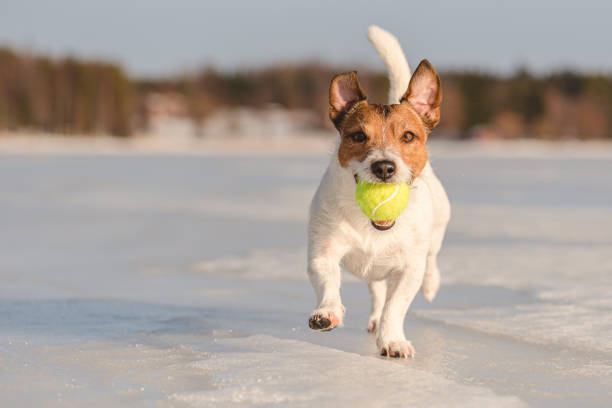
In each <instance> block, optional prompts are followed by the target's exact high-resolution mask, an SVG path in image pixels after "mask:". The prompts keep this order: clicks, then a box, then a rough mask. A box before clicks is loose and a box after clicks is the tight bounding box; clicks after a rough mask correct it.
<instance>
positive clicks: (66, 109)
mask: <svg viewBox="0 0 612 408" xmlns="http://www.w3.org/2000/svg"><path fill="white" fill-rule="evenodd" d="M347 70H350V68H346V67H345V68H344V69H343V68H342V67H332V66H328V65H325V64H322V63H317V62H304V63H296V64H283V65H276V66H272V67H268V68H260V69H241V70H237V71H234V72H223V71H220V70H217V69H214V68H210V67H209V68H204V69H202V70H201V71H199V72H195V73H186V74H178V75H175V76H171V77H167V78H157V79H139V78H130V77H129V76H128V75H127V74H126V72H125V71H124V70H123V69H122V68H121V66H119V65H118V64H114V63H109V62H105V61H89V60H82V59H76V58H59V59H53V58H48V57H44V56H37V55H30V54H26V53H19V52H15V51H12V50H10V49H7V48H4V49H2V48H0V129H4V130H21V129H28V130H30V129H33V130H40V131H45V132H50V133H63V134H112V135H116V136H129V135H132V134H134V133H138V132H146V130H147V126H148V124H149V123H150V120H151V115H152V112H151V109H150V108H149V105H150V104H149V101H150V100H151V97H152V96H153V95H157V96H159V95H162V96H163V95H173V96H174V98H175V100H176V99H177V98H178V100H179V101H180V104H181V106H182V107H183V108H182V109H180V115H183V116H185V117H186V118H188V119H191V120H193V121H194V122H195V123H197V124H202V123H205V121H206V119H207V118H208V117H210V116H211V115H213V114H214V113H215V112H216V111H218V110H220V109H228V108H235V107H252V108H254V109H264V108H266V107H268V106H270V105H271V104H274V105H276V106H282V107H284V108H287V109H303V110H308V111H312V112H314V113H316V115H317V116H316V117H317V118H318V120H317V123H316V124H315V125H316V126H318V127H321V128H331V124H330V122H329V120H328V119H327V110H328V89H329V83H330V80H331V78H332V77H333V76H334V75H335V74H336V73H338V72H342V71H347ZM358 74H359V79H360V82H361V84H362V87H363V88H364V89H365V91H366V93H367V95H368V97H369V99H370V100H371V101H373V102H377V103H381V102H385V100H386V93H387V89H388V81H387V78H386V74H385V73H383V72H376V71H372V70H368V69H362V70H359V73H358ZM440 74H441V75H440V76H441V79H442V87H443V93H444V98H443V105H442V118H441V121H440V124H439V126H438V132H439V133H440V134H442V135H445V136H448V137H454V138H469V137H473V136H478V137H501V138H515V137H533V138H546V139H559V138H569V137H571V138H585V139H587V138H599V139H602V138H612V76H610V75H604V74H584V73H576V72H570V71H559V72H555V73H551V74H548V75H539V76H535V75H532V74H530V73H529V72H527V71H526V70H519V71H517V72H516V73H515V74H513V75H511V76H496V75H492V74H488V73H484V72H477V71H463V72H461V71H452V72H441V73H440Z"/></svg>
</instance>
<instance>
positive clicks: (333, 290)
mask: <svg viewBox="0 0 612 408" xmlns="http://www.w3.org/2000/svg"><path fill="white" fill-rule="evenodd" d="M369 38H370V41H371V42H372V43H373V44H374V47H375V48H376V50H377V51H378V52H379V54H380V56H381V57H382V58H383V60H384V62H385V64H386V65H387V68H388V69H389V77H390V82H391V90H390V92H389V97H390V100H389V103H398V102H399V99H400V97H401V95H403V94H404V92H405V91H406V89H407V87H408V83H409V80H410V71H409V68H408V64H407V62H406V59H405V57H404V54H403V52H402V49H401V47H400V45H399V43H398V42H397V40H396V39H395V37H393V36H392V35H391V34H390V33H388V32H386V31H384V30H382V29H380V28H378V27H374V26H372V27H370V29H369ZM337 153H338V152H337V149H336V151H335V152H334V154H333V155H332V159H331V163H330V164H329V167H328V169H327V171H326V172H325V175H324V176H323V180H322V181H321V184H320V186H319V188H318V190H317V192H316V194H315V196H314V198H313V201H312V204H311V208H310V221H309V227H308V275H309V277H310V281H311V283H312V286H313V288H314V290H315V293H316V297H317V303H318V307H317V309H316V310H315V311H313V313H312V315H311V316H317V315H320V316H330V314H331V313H333V314H335V315H336V317H337V318H338V320H339V323H340V324H341V323H342V319H343V316H344V306H343V305H342V301H341V299H340V268H341V267H342V268H344V269H346V270H348V271H349V272H351V273H352V274H354V275H355V276H357V277H359V278H361V279H364V280H366V281H367V282H368V285H369V288H370V294H371V296H372V312H371V314H370V317H369V321H368V330H370V331H376V332H377V338H376V343H377V345H378V347H379V349H380V350H381V352H384V353H385V354H387V355H390V356H392V355H398V356H403V357H407V356H408V355H411V356H412V355H413V354H414V349H413V348H412V345H411V344H410V342H409V341H407V340H406V337H405V336H404V330H403V324H404V317H405V315H406V312H407V311H408V307H409V306H410V303H411V302H412V300H413V299H414V296H415V295H416V293H417V292H418V290H419V288H420V289H421V291H422V293H423V295H424V297H425V299H427V300H428V301H432V300H433V299H434V297H435V296H436V293H437V291H438V288H439V285H440V275H439V271H438V267H437V264H436V256H437V254H438V251H439V250H440V246H441V245H442V240H443V238H444V233H445V230H446V225H447V223H448V220H449V218H450V204H449V202H448V198H447V196H446V193H445V191H444V188H443V187H442V184H441V183H440V181H439V180H438V178H437V177H436V175H435V174H434V171H433V169H432V168H431V165H430V164H429V162H427V164H426V165H425V168H424V169H423V171H422V172H421V174H420V175H419V176H418V177H417V178H416V179H413V177H412V171H411V169H410V168H408V166H407V165H406V164H405V163H404V162H403V161H402V160H401V158H400V157H399V155H397V154H396V153H394V152H393V151H392V150H389V149H387V148H385V149H382V150H379V151H375V152H372V153H371V157H368V158H366V160H364V162H350V163H349V166H348V168H343V167H342V166H341V165H340V163H339V160H338V154H337ZM381 158H388V159H391V160H393V161H394V162H395V163H396V164H397V165H398V171H397V173H396V175H395V176H394V180H390V182H402V181H405V182H408V183H409V184H411V196H410V199H409V201H408V206H407V207H406V209H405V210H404V212H403V213H402V214H401V215H400V216H399V217H398V219H397V220H396V223H395V226H394V227H393V228H391V229H390V230H387V231H379V230H377V229H375V228H374V227H373V226H372V224H371V223H370V220H369V219H368V218H367V217H365V216H364V215H363V214H362V213H361V211H360V210H359V208H358V206H357V204H356V202H355V179H354V175H355V174H357V175H358V176H359V177H360V178H362V179H365V180H371V181H374V176H373V175H372V174H371V170H370V163H371V162H372V160H373V159H381Z"/></svg>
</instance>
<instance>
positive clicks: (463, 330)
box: [0, 144, 612, 407]
mask: <svg viewBox="0 0 612 408" xmlns="http://www.w3.org/2000/svg"><path fill="white" fill-rule="evenodd" d="M551 146H552V145H551ZM602 149H603V150H598V149H596V151H595V152H593V151H592V149H591V150H589V151H581V150H580V149H579V148H578V150H577V151H573V150H568V149H564V150H563V149H562V150H559V149H558V148H556V147H554V146H553V147H550V148H547V147H545V146H544V147H542V146H539V147H538V152H537V154H534V153H533V152H532V151H531V150H529V148H528V147H527V148H525V147H524V146H522V147H520V148H519V147H517V146H513V145H512V144H509V145H508V149H505V148H503V149H496V150H494V151H489V150H486V149H484V150H483V148H480V147H477V146H470V147H461V148H457V147H456V146H455V145H446V144H438V145H436V144H434V146H433V147H432V156H433V159H432V163H433V165H434V168H435V169H436V171H437V173H438V175H439V177H440V179H441V180H442V181H443V183H444V184H445V186H446V187H447V191H448V193H449V197H450V199H451V203H452V205H453V219H452V220H451V224H450V226H449V231H448V234H447V239H446V243H445V246H444V247H443V249H442V252H441V254H440V259H439V261H440V269H441V272H442V284H443V286H442V288H441V290H440V294H439V296H438V298H437V299H436V300H435V301H434V303H433V304H431V305H428V304H425V302H424V301H423V300H422V298H421V297H420V295H419V297H418V298H417V300H416V301H415V303H414V304H413V306H412V307H411V309H410V311H409V315H408V317H407V319H406V324H405V327H406V335H407V337H408V338H409V339H410V340H411V341H412V343H413V345H414V346H415V349H416V351H417V355H416V358H415V359H413V360H401V361H397V360H393V361H391V360H388V359H385V358H382V357H379V356H377V353H376V348H375V346H374V338H373V336H371V335H368V334H367V333H366V330H365V327H366V323H367V317H368V312H369V307H370V304H369V302H370V301H369V296H368V294H367V288H366V286H365V285H364V284H363V283H361V282H358V281H356V280H355V279H354V278H351V277H348V276H347V277H346V278H347V279H345V281H344V284H343V300H344V305H345V306H346V308H347V315H346V321H345V326H344V327H342V328H338V329H336V330H333V331H332V332H329V333H315V332H311V331H310V330H309V329H308V325H307V319H308V316H309V314H310V312H311V311H312V309H313V307H314V306H315V305H314V301H315V299H314V294H313V292H312V289H311V287H310V284H309V283H308V281H307V278H306V272H305V241H306V239H305V236H306V231H305V225H306V216H307V208H308V204H309V201H310V198H311V196H312V194H313V192H314V189H315V188H316V185H317V183H318V181H319V179H320V177H321V175H322V174H323V172H324V170H325V166H326V164H327V161H328V159H327V157H326V156H325V155H323V154H312V153H309V154H307V155H297V154H293V155H289V154H285V155H279V154H275V155H257V156H245V155H229V154H228V155H220V154H217V155H201V156H200V155H177V154H174V155H140V154H138V155H84V154H74V155H49V154H41V155H18V154H4V155H2V156H0V228H1V229H0V278H1V279H2V285H1V286H0V313H1V316H2V318H1V319H0V367H1V371H0V398H1V399H2V401H3V405H4V406H20V407H23V406H32V407H39V406H62V407H64V406H92V407H97V406H100V407H108V406H126V407H134V406H178V407H192V406H193V407H200V406H202V407H207V406H231V407H234V406H235V407H240V406H271V405H278V406H303V407H311V406H330V407H337V406H355V407H373V406H377V407H383V406H406V405H410V406H427V407H431V406H440V407H447V406H466V407H467V406H469V407H473V406H525V405H526V406H602V407H603V406H610V405H612V296H610V294H611V293H612V146H604V147H602Z"/></svg>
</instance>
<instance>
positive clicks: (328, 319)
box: [308, 312, 340, 331]
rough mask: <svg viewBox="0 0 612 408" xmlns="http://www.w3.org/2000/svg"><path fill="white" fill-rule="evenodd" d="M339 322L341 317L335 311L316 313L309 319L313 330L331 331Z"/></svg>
mask: <svg viewBox="0 0 612 408" xmlns="http://www.w3.org/2000/svg"><path fill="white" fill-rule="evenodd" d="M339 324H340V319H339V318H338V316H336V314H335V313H334V312H329V313H327V314H323V313H315V314H313V315H312V316H310V319H308V326H309V327H310V328H311V329H313V330H320V331H329V330H331V329H333V328H334V327H336V326H338V325H339Z"/></svg>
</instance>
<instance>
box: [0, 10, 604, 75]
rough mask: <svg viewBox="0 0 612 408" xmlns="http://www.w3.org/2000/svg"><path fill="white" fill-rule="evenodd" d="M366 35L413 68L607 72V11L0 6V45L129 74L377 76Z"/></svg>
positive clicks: (379, 64)
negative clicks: (90, 60) (374, 28)
mask: <svg viewBox="0 0 612 408" xmlns="http://www.w3.org/2000/svg"><path fill="white" fill-rule="evenodd" d="M370 24H377V25H380V26H381V27H383V28H386V29H388V30H390V31H391V32H393V33H394V34H395V35H396V36H397V37H398V38H399V39H400V41H401V43H402V45H403V47H404V50H405V52H406V55H407V56H408V59H409V62H410V63H411V65H412V66H415V65H416V63H417V62H418V61H419V60H420V59H422V58H429V59H430V61H431V62H432V63H433V64H434V65H435V66H436V67H437V68H440V69H449V68H478V69H483V70H487V71H492V72H501V73H509V72H512V71H513V70H514V69H516V68H517V67H519V66H525V67H527V68H529V69H531V70H534V71H536V72H547V71H550V70H555V69H560V68H576V69H580V70H588V71H603V72H607V73H610V72H612V1H611V0H582V1H571V2H570V1H565V0H558V1H554V0H542V1H537V0H530V1H529V0H514V1H507V2H501V1H492V0H465V1H446V2H443V1H433V0H431V1H406V0H403V1H390V0H383V1H374V0H371V1H359V0H354V1H333V0H329V1H313V0H301V1H293V0H259V1H257V0H253V1H237V0H218V1H206V0H200V1H196V0H174V1H159V0H104V1H87V0H39V1H32V0H0V45H10V46H13V47H17V48H25V49H27V50H29V51H35V52H39V53H49V54H52V55H67V54H72V55H78V56H88V57H103V58H111V59H113V60H115V61H117V62H120V63H121V64H122V65H123V66H124V67H126V68H127V69H128V71H129V72H130V73H131V74H134V75H160V74H168V73H174V72H180V71H182V70H185V69H194V68H197V67H200V66H202V65H205V64H212V65H215V66H217V67H220V68H222V69H230V70H233V69H239V68H244V67H250V66H265V65H271V64H274V63H276V62H279V61H280V62H293V61H301V60H305V59H320V60H322V61H325V62H330V63H333V64H338V65H343V66H353V65H354V66H358V65H365V66H370V67H375V68H381V69H382V63H381V62H380V61H379V59H378V56H377V55H376V53H375V52H374V51H373V49H372V48H371V46H370V44H369V43H368V42H367V40H366V37H365V32H366V28H367V26H368V25H370Z"/></svg>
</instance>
